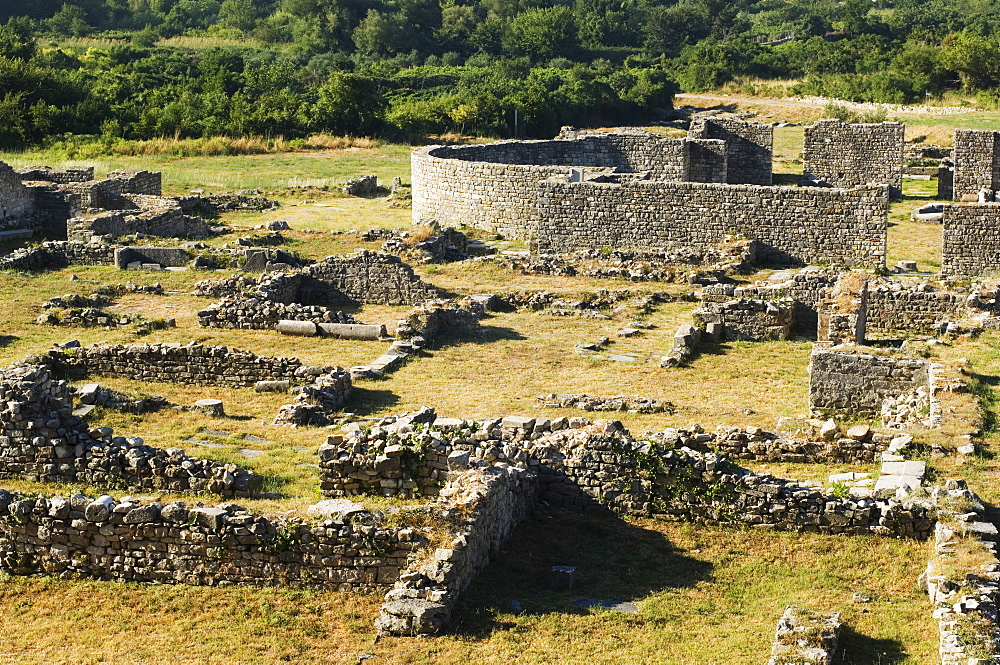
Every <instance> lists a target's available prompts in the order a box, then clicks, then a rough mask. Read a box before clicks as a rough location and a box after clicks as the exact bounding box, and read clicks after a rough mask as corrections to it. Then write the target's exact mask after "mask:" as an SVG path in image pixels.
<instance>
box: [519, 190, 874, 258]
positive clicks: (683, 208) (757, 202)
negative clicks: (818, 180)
mask: <svg viewBox="0 0 1000 665" xmlns="http://www.w3.org/2000/svg"><path fill="white" fill-rule="evenodd" d="M541 186H542V189H543V193H542V196H541V198H540V199H539V205H538V208H539V216H540V218H541V220H540V222H539V225H538V246H539V249H540V250H542V251H572V250H578V249H600V248H603V247H616V248H622V247H625V248H649V247H671V246H677V245H691V246H701V245H715V244H717V243H719V242H721V241H722V240H723V239H724V238H725V236H726V235H730V234H739V235H742V236H744V237H747V238H751V239H754V240H758V241H759V242H760V249H759V252H758V255H759V256H760V258H761V260H763V261H768V262H774V263H790V262H791V263H828V264H833V265H843V266H848V267H860V268H878V267H881V266H882V265H884V260H885V248H886V228H887V227H886V213H887V210H888V197H887V195H886V189H885V188H884V187H878V186H869V187H861V188H857V189H849V190H845V189H825V188H818V187H798V188H793V187H759V186H754V185H719V184H702V183H688V182H683V183H669V182H650V181H630V182H627V183H626V182H621V183H604V182H578V183H570V182H567V181H565V180H561V179H549V180H547V181H545V182H544V183H542V185H541Z"/></svg>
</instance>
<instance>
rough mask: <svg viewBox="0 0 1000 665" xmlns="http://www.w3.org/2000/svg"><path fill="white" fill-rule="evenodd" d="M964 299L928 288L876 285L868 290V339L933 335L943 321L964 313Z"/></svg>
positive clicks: (962, 315) (964, 297)
mask: <svg viewBox="0 0 1000 665" xmlns="http://www.w3.org/2000/svg"><path fill="white" fill-rule="evenodd" d="M966 300H967V296H963V295H961V294H958V293H950V292H947V291H939V290H935V289H931V288H926V289H923V288H920V289H918V288H904V287H901V286H900V285H898V284H877V285H872V286H871V287H870V288H869V289H868V316H867V336H868V339H877V338H880V337H907V336H909V335H912V334H914V333H918V334H924V335H933V334H935V333H936V332H937V329H938V326H939V325H940V324H941V323H942V322H944V321H953V320H955V318H956V317H958V318H962V317H964V316H965V314H966Z"/></svg>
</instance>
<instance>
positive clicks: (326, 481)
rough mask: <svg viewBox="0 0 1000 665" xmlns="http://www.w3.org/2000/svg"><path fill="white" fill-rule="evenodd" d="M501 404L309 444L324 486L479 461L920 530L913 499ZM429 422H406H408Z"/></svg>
mask: <svg viewBox="0 0 1000 665" xmlns="http://www.w3.org/2000/svg"><path fill="white" fill-rule="evenodd" d="M588 422H589V421H587V420H585V419H583V418H573V419H565V418H559V419H557V420H553V421H550V420H548V419H535V418H524V417H515V416H509V417H507V418H503V419H500V418H495V419H490V420H487V421H483V422H481V423H477V422H468V421H462V420H457V419H437V418H436V417H435V416H434V414H433V412H430V413H426V412H423V413H421V414H418V415H417V417H414V416H413V415H411V416H409V417H408V418H404V419H402V420H401V421H399V422H398V423H397V422H393V423H389V424H387V425H385V426H381V427H377V428H372V429H371V431H370V432H367V433H360V432H356V433H355V434H354V435H350V436H348V437H346V438H345V437H339V438H338V437H332V438H331V439H330V440H329V441H328V442H327V443H326V444H324V445H323V446H321V447H320V451H319V456H320V478H321V488H322V491H323V493H324V494H325V495H327V496H343V495H345V494H352V493H364V492H376V493H382V494H414V493H416V494H431V495H433V494H436V493H437V492H439V491H440V487H441V486H442V485H443V479H444V478H445V477H446V476H447V473H448V471H454V470H456V469H461V468H464V466H466V465H468V464H471V463H474V462H478V461H485V462H490V463H499V462H502V463H505V464H507V465H508V466H512V467H519V468H520V467H523V466H525V465H527V466H528V467H537V469H538V472H539V474H540V476H539V482H540V485H539V488H540V492H541V498H543V499H545V500H547V501H549V502H551V503H558V504H564V505H569V506H576V507H586V506H588V505H593V504H595V503H600V504H603V505H608V506H610V507H612V508H615V509H617V510H620V511H621V512H625V513H631V514H637V515H645V516H653V517H656V518H660V519H667V520H675V521H689V522H696V523H699V524H746V525H758V526H763V527H767V528H775V529H783V530H796V531H815V532H820V533H845V534H862V533H874V534H880V535H895V536H907V537H916V538H926V537H927V535H928V533H929V532H930V529H931V527H932V513H931V511H930V510H929V509H928V508H927V507H925V506H921V505H916V504H905V505H904V504H899V503H882V502H876V501H870V500H867V499H858V500H852V499H839V498H837V497H835V496H833V495H831V494H826V493H823V492H821V491H818V490H816V489H815V488H811V487H806V486H801V485H798V484H796V483H795V482H793V481H787V480H781V479H778V478H774V477H772V476H770V475H767V474H758V473H754V472H751V471H748V470H747V469H742V468H740V467H737V466H735V465H733V464H731V463H729V462H728V461H726V460H725V459H724V458H720V457H718V456H717V455H715V454H713V453H698V452H696V451H694V450H692V449H690V448H687V447H684V446H678V445H677V440H676V439H675V440H674V441H670V440H669V438H662V439H661V440H660V441H655V440H636V439H633V438H632V437H631V436H630V435H629V434H628V432H626V431H624V430H623V429H622V428H621V427H620V424H618V423H615V422H614V421H598V422H597V423H596V424H594V425H589V424H588ZM421 423H432V426H431V427H429V428H422V429H421V430H420V431H419V432H417V431H415V429H416V428H415V427H414V425H416V424H421Z"/></svg>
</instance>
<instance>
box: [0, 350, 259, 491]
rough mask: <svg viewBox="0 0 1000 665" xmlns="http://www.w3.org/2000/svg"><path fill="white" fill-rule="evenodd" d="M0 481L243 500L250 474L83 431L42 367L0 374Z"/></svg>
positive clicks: (65, 394)
mask: <svg viewBox="0 0 1000 665" xmlns="http://www.w3.org/2000/svg"><path fill="white" fill-rule="evenodd" d="M0 399H2V403H3V408H2V409H0V478H20V479H24V480H31V481H35V482H69V483H84V484H94V485H104V486H117V487H121V486H124V487H127V488H129V489H131V490H134V491H172V492H191V491H193V492H202V491H208V492H213V493H215V494H221V495H223V496H246V495H248V493H249V491H250V486H251V483H252V481H253V474H252V473H250V472H247V471H244V470H243V469H240V468H238V467H236V466H235V465H232V464H223V463H221V462H215V461H211V460H203V459H198V458H194V457H189V456H187V455H185V454H184V452H183V451H182V450H181V449H179V448H171V449H168V450H163V449H159V448H151V447H149V446H146V445H144V444H143V442H142V440H141V439H138V438H130V439H126V438H124V437H121V436H114V435H113V434H114V433H113V431H112V429H111V428H110V427H94V428H91V427H89V426H88V425H87V424H86V423H84V422H83V420H82V419H81V418H80V417H79V416H76V415H74V414H73V398H72V394H71V391H70V388H69V386H68V385H67V384H66V382H65V381H62V380H58V379H56V378H54V376H53V373H52V371H51V370H50V368H49V367H48V366H47V365H43V364H24V365H12V366H9V367H6V368H3V369H2V370H0Z"/></svg>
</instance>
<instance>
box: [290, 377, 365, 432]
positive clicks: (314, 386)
mask: <svg viewBox="0 0 1000 665" xmlns="http://www.w3.org/2000/svg"><path fill="white" fill-rule="evenodd" d="M295 392H296V396H295V401H294V402H292V403H291V404H285V405H283V406H282V407H281V409H280V410H279V411H278V416H277V418H275V420H274V424H275V425H293V426H306V425H311V426H313V427H326V426H327V425H330V424H332V422H333V421H332V419H331V417H330V416H331V415H332V414H334V413H336V412H337V411H338V410H339V409H340V407H341V406H342V405H343V404H344V402H346V401H347V398H348V397H350V396H351V373H350V372H347V371H345V370H344V368H342V367H336V368H333V369H331V370H330V371H329V372H324V373H323V374H320V375H319V376H317V377H315V378H314V379H313V381H312V383H310V384H309V385H305V386H299V387H298V388H296V389H295Z"/></svg>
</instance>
